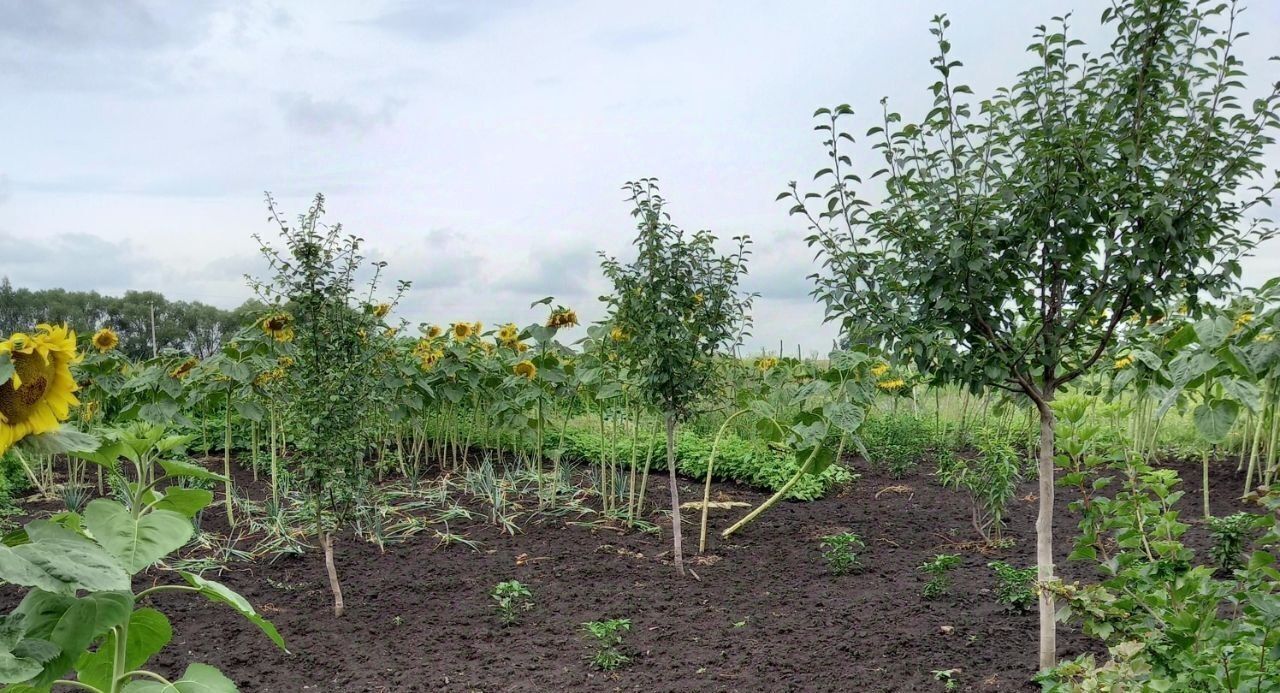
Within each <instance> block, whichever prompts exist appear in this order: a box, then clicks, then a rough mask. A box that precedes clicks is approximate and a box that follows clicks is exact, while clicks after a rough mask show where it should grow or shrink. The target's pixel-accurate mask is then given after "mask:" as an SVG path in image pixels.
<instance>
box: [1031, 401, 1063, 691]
mask: <svg viewBox="0 0 1280 693" xmlns="http://www.w3.org/2000/svg"><path fill="white" fill-rule="evenodd" d="M1042 400H1043V401H1042V402H1037V404H1036V407H1037V409H1038V410H1039V412H1040V460H1039V471H1038V473H1039V477H1040V512H1039V514H1038V515H1037V516H1036V578H1037V581H1038V582H1040V583H1041V585H1042V587H1041V588H1040V590H1039V593H1040V670H1041V671H1044V670H1046V669H1052V668H1053V667H1054V666H1055V665H1056V664H1057V658H1058V633H1057V630H1056V625H1057V624H1056V614H1055V609H1054V605H1053V593H1052V592H1050V591H1049V590H1047V589H1044V587H1043V585H1044V584H1045V583H1048V582H1050V581H1052V580H1054V579H1055V578H1054V571H1053V490H1054V489H1053V484H1054V476H1053V434H1054V418H1053V409H1052V408H1050V406H1049V402H1051V401H1052V400H1053V393H1052V392H1048V393H1045V394H1044V395H1043V397H1042Z"/></svg>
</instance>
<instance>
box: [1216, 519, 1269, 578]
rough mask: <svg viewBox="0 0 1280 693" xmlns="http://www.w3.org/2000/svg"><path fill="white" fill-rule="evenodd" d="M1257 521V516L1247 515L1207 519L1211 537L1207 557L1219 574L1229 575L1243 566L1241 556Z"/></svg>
mask: <svg viewBox="0 0 1280 693" xmlns="http://www.w3.org/2000/svg"><path fill="white" fill-rule="evenodd" d="M1257 521H1258V518H1257V516H1255V515H1250V514H1249V513H1236V514H1234V515H1228V516H1226V517H1211V518H1209V535H1210V536H1212V537H1213V548H1211V549H1209V555H1210V556H1211V557H1212V558H1213V564H1214V566H1216V567H1217V569H1218V572H1219V573H1221V574H1224V575H1229V574H1230V573H1231V571H1233V570H1235V569H1236V568H1239V567H1241V566H1243V565H1244V561H1243V560H1242V559H1241V556H1242V555H1243V554H1244V547H1245V544H1246V543H1248V541H1249V534H1250V532H1251V530H1253V529H1254V528H1255V527H1256V526H1257Z"/></svg>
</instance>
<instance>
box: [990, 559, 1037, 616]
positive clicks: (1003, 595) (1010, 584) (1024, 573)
mask: <svg viewBox="0 0 1280 693" xmlns="http://www.w3.org/2000/svg"><path fill="white" fill-rule="evenodd" d="M987 567H989V568H991V570H993V571H995V574H996V581H997V582H998V583H999V585H998V586H997V587H996V601H998V602H1000V603H1001V604H1004V605H1005V606H1008V607H1009V608H1010V609H1011V610H1013V611H1017V612H1019V613H1027V612H1030V611H1031V609H1032V608H1034V607H1035V605H1036V569H1035V567H1034V566H1033V567H1031V568H1015V567H1013V566H1011V565H1009V564H1008V563H1005V562H1004V561H992V562H991V563H988V564H987Z"/></svg>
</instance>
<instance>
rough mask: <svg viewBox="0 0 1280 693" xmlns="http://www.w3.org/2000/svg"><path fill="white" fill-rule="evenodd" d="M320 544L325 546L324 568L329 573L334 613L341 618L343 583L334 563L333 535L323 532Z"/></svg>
mask: <svg viewBox="0 0 1280 693" xmlns="http://www.w3.org/2000/svg"><path fill="white" fill-rule="evenodd" d="M320 545H321V546H323V547H324V569H325V571H327V572H328V573H329V589H330V590H331V591H332V592H333V615H334V616H335V617H338V618H341V617H342V611H343V605H342V585H341V584H339V583H338V569H337V567H335V566H334V564H333V535H332V534H330V533H328V532H321V533H320Z"/></svg>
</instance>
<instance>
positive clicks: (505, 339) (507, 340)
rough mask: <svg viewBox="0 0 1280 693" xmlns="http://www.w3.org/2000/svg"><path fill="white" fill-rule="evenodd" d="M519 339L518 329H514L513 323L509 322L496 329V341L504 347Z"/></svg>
mask: <svg viewBox="0 0 1280 693" xmlns="http://www.w3.org/2000/svg"><path fill="white" fill-rule="evenodd" d="M518 339H520V328H519V327H516V324H515V323H514V322H509V323H507V324H505V325H503V326H502V327H500V328H498V341H499V342H502V344H503V345H504V346H511V345H513V344H515V343H516V340H518Z"/></svg>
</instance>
